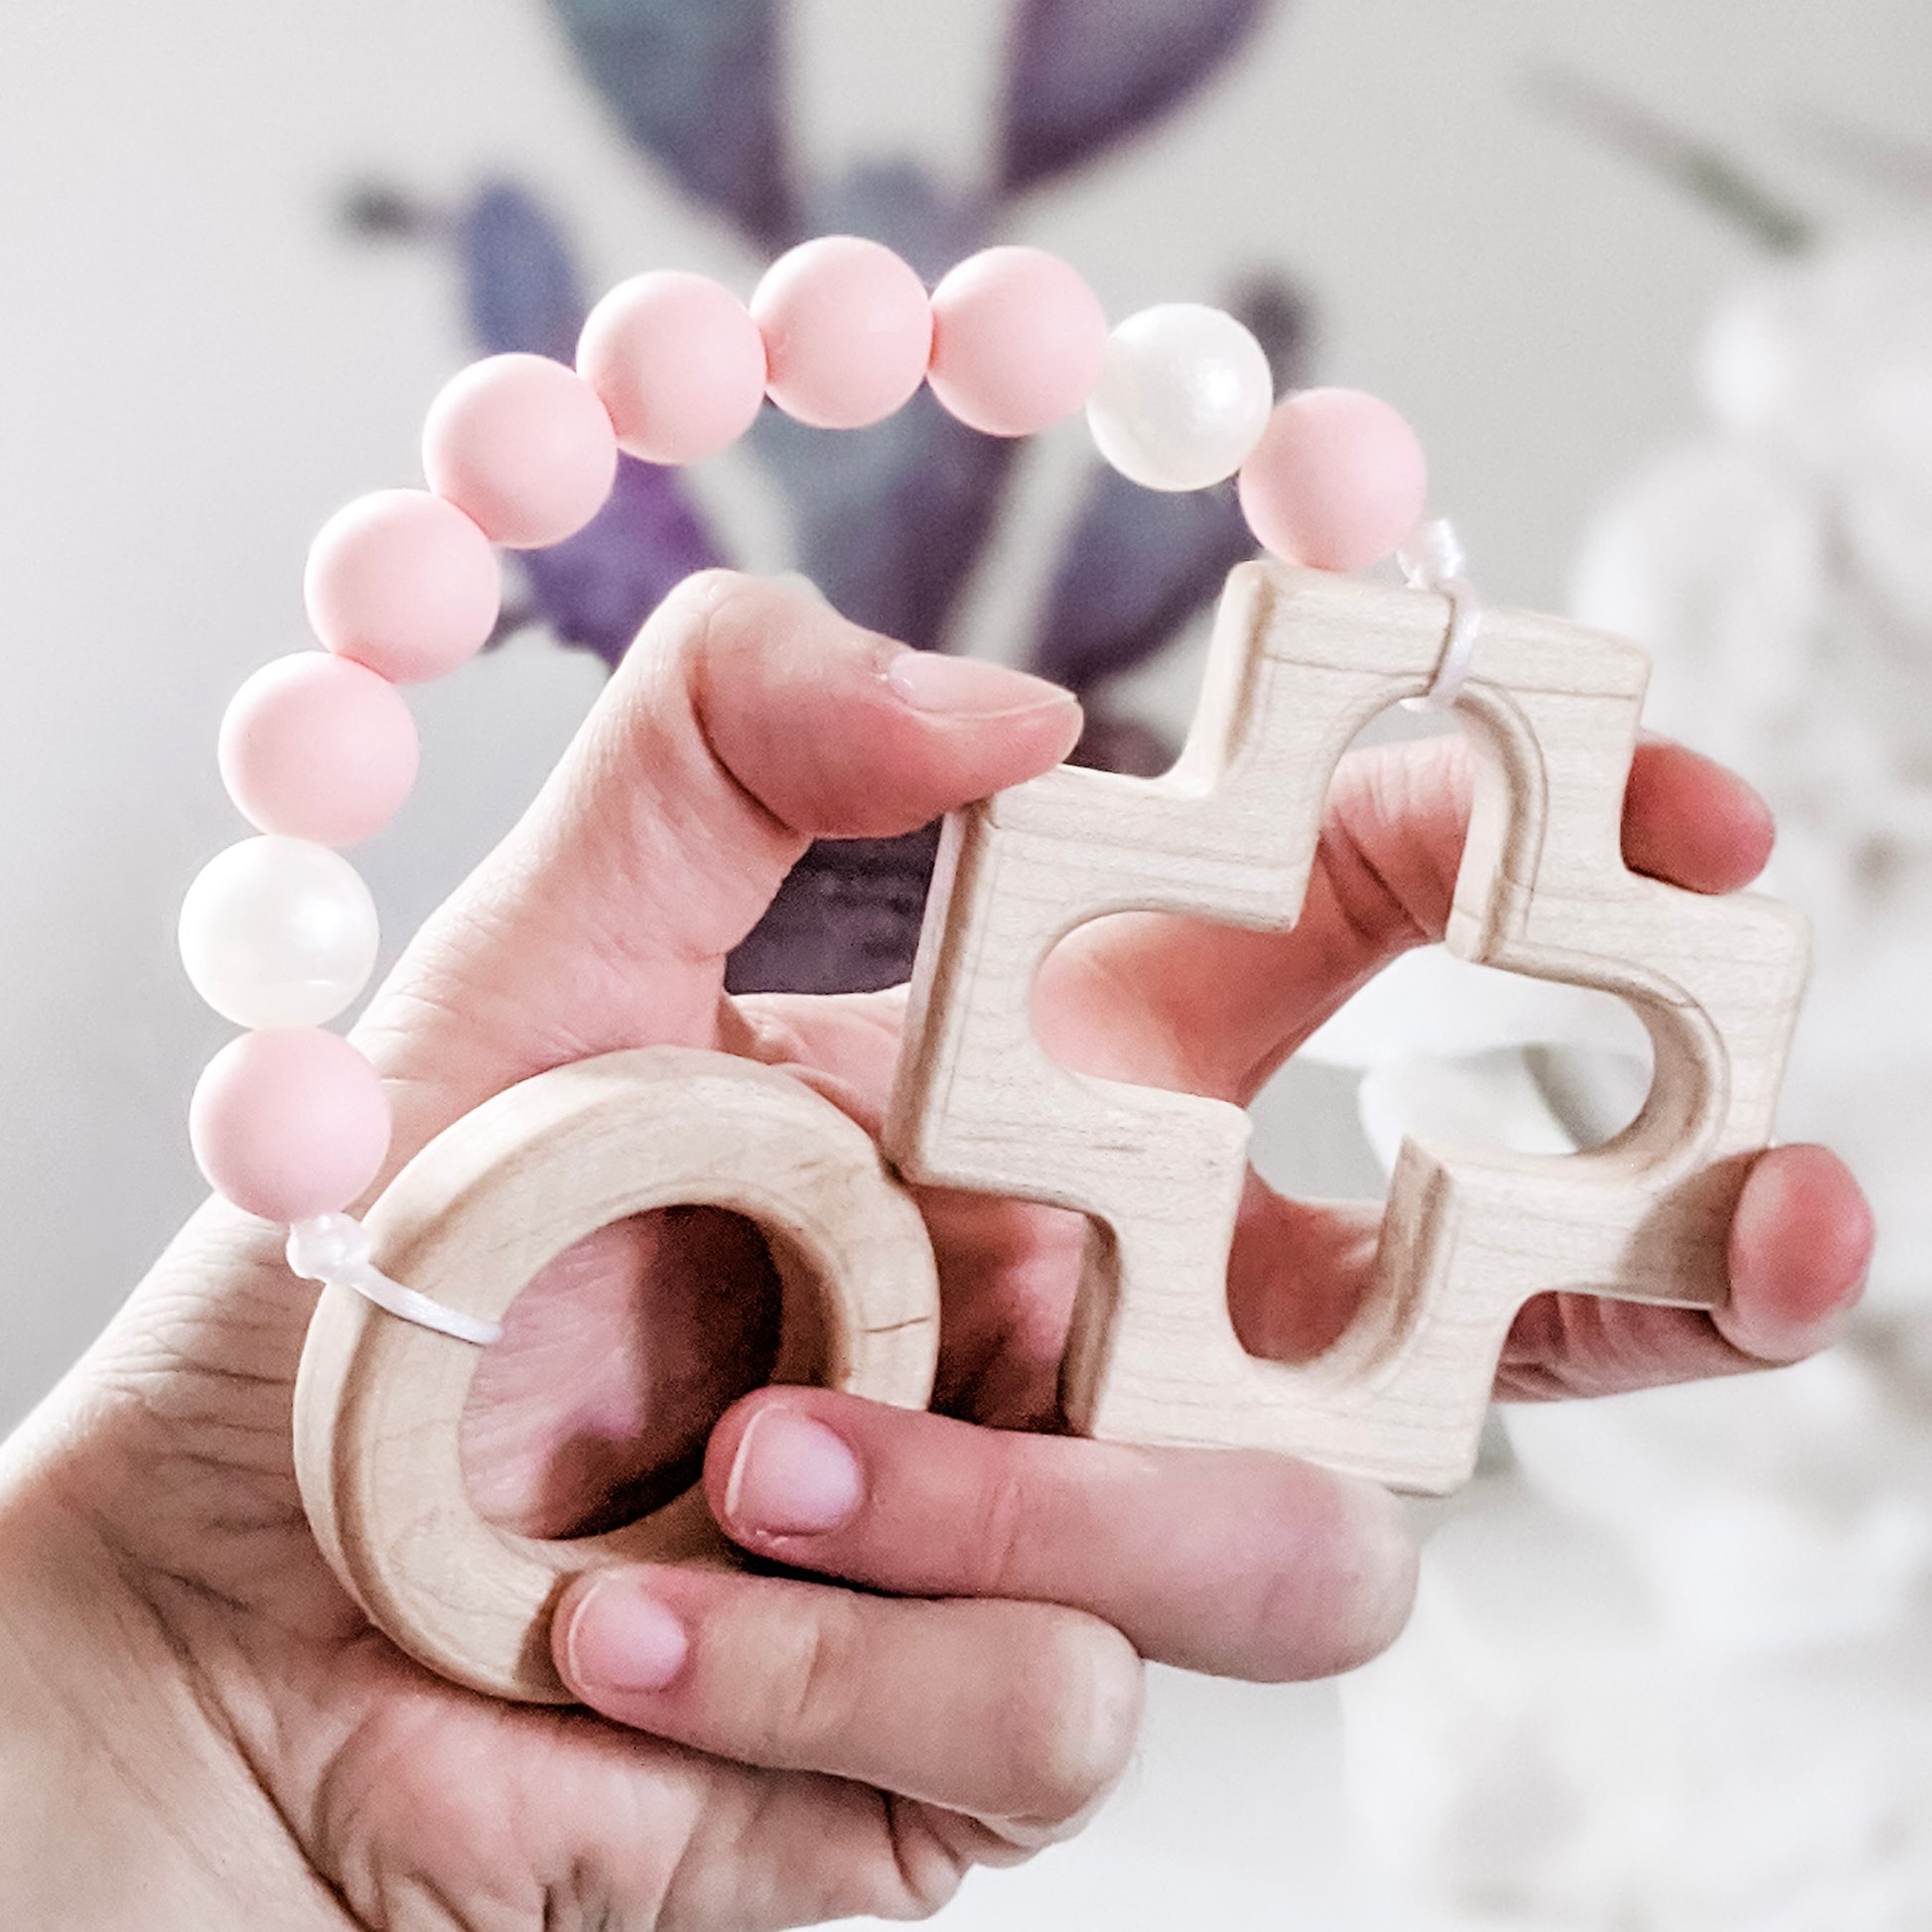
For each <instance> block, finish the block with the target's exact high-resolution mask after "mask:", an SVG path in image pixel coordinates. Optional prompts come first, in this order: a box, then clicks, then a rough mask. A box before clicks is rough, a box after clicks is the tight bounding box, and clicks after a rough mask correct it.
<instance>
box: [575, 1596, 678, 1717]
mask: <svg viewBox="0 0 1932 1932" xmlns="http://www.w3.org/2000/svg"><path fill="white" fill-rule="evenodd" d="M565 1645H566V1654H567V1658H568V1662H569V1665H570V1674H571V1678H572V1681H573V1682H574V1683H575V1684H577V1685H578V1686H579V1687H580V1688H581V1689H583V1690H585V1691H661V1690H663V1689H664V1687H665V1686H666V1685H667V1684H669V1683H670V1682H671V1680H672V1679H673V1678H675V1677H676V1676H677V1674H678V1672H679V1671H681V1670H682V1669H683V1668H684V1662H685V1659H686V1658H687V1657H689V1656H690V1654H691V1639H690V1637H689V1635H687V1634H686V1631H685V1628H684V1625H683V1623H682V1622H681V1621H680V1620H679V1619H678V1617H677V1615H676V1614H675V1613H674V1612H673V1611H672V1610H670V1609H669V1608H668V1607H667V1606H666V1605H665V1604H663V1603H660V1602H659V1601H658V1600H657V1598H656V1597H654V1596H650V1595H647V1594H646V1593H645V1592H644V1591H642V1590H640V1589H638V1588H636V1587H634V1586H633V1585H629V1584H622V1583H618V1582H616V1581H613V1582H611V1583H603V1584H593V1585H592V1586H591V1588H590V1591H589V1593H588V1594H587V1595H586V1596H585V1598H584V1600H583V1601H582V1602H581V1603H580V1604H579V1605H578V1606H577V1614H576V1615H575V1616H574V1617H573V1618H572V1619H571V1624H570V1631H569V1634H568V1636H567V1637H566V1639H565Z"/></svg>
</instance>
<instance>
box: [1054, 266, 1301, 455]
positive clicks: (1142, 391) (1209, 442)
mask: <svg viewBox="0 0 1932 1932" xmlns="http://www.w3.org/2000/svg"><path fill="white" fill-rule="evenodd" d="M1274 406H1275V379H1274V376H1273V375H1272V374H1271V373H1270V371H1269V367H1268V357H1267V355H1266V354H1265V353H1264V352H1263V349H1262V346H1261V345H1260V344H1259V343H1258V342H1256V341H1255V339H1254V337H1253V336H1252V335H1250V334H1249V332H1248V331H1247V330H1246V329H1244V328H1243V327H1242V326H1241V324H1240V323H1238V322H1236V321H1235V319H1234V318H1233V317H1232V316H1230V315H1226V314H1223V313H1222V311H1221V310H1219V309H1208V308H1203V307H1202V306H1201V305H1200V304H1199V303H1196V302H1169V303H1164V304H1162V306H1161V307H1159V308H1155V309H1143V310H1142V311H1141V313H1140V314H1139V315H1137V316H1130V317H1129V318H1128V319H1127V320H1126V321H1125V322H1123V323H1122V324H1121V325H1120V327H1119V328H1118V329H1116V330H1115V331H1114V333H1113V334H1112V335H1111V336H1110V337H1108V339H1107V358H1106V361H1105V362H1104V363H1103V364H1102V366H1101V370H1100V384H1099V386H1098V387H1097V388H1096V389H1095V390H1094V392H1093V395H1092V396H1091V397H1090V398H1089V399H1088V402H1087V422H1088V425H1089V427H1090V428H1091V429H1092V431H1093V440H1094V442H1095V444H1096V445H1097V446H1098V447H1099V450H1100V454H1101V455H1102V456H1103V457H1105V458H1106V459H1107V461H1108V462H1109V463H1111V464H1112V465H1113V466H1114V468H1115V469H1116V470H1118V471H1119V472H1120V473H1121V475H1122V476H1123V477H1126V478H1128V479H1129V480H1130V481H1131V482H1133V483H1140V484H1142V485H1143V486H1144V487H1145V488H1148V489H1205V488H1206V487H1207V485H1208V484H1209V483H1222V482H1224V481H1225V480H1226V479H1227V478H1229V477H1231V476H1233V475H1234V473H1235V472H1236V471H1237V470H1239V469H1240V468H1241V466H1242V464H1244V463H1245V462H1247V460H1248V458H1249V457H1250V456H1251V455H1253V453H1254V448H1255V445H1256V444H1257V443H1259V442H1260V441H1261V435H1262V432H1263V431H1264V430H1265V429H1266V428H1267V427H1268V413H1269V411H1270V410H1271V409H1273V408H1274Z"/></svg>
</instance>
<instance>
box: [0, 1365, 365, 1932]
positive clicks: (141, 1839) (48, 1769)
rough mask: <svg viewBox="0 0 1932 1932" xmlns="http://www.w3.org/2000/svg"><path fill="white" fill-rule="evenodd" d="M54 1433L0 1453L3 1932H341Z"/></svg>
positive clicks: (334, 1911) (192, 1662) (193, 1666)
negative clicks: (250, 1931) (317, 1931)
mask: <svg viewBox="0 0 1932 1932" xmlns="http://www.w3.org/2000/svg"><path fill="white" fill-rule="evenodd" d="M61 1401H62V1398H61V1397H58V1396H57V1397H56V1398H55V1402H56V1403H60V1402H61ZM66 1434H67V1432H66V1431H65V1430H64V1429H62V1428H61V1426H60V1425H59V1424H58V1423H57V1422H56V1421H55V1420H54V1416H53V1413H52V1412H51V1411H49V1412H43V1414H42V1415H41V1416H38V1417H36V1418H35V1420H34V1422H33V1423H31V1424H30V1425H29V1426H28V1429H27V1430H26V1431H24V1432H23V1435H22V1438H21V1439H17V1440H16V1442H15V1443H13V1444H10V1445H8V1446H7V1453H6V1455H5V1456H4V1457H0V1817H5V1818H6V1820H7V1824H8V1830H7V1831H6V1832H5V1833H4V1834H0V1897H4V1898H5V1899H6V1900H7V1902H8V1918H9V1920H10V1922H13V1923H18V1924H23V1925H49V1926H53V1925H59V1926H62V1927H63V1928H70V1932H119V1928H121V1927H123V1926H125V1927H127V1928H129V1932H133V1928H136V1927H139V1928H141V1932H173V1928H176V1927H180V1928H182V1929H183V1932H188V1928H191V1927H192V1928H195V1932H203V1928H206V1927H207V1926H209V1925H218V1924H230V1923H236V1922H238V1921H237V1918H236V1914H237V1911H238V1910H240V1911H244V1912H245V1913H246V1916H247V1918H248V1920H249V1922H272V1923H274V1924H275V1925H277V1926H278V1927H279V1926H288V1927H290V1928H292V1929H294V1928H304V1927H307V1926H310V1925H314V1926H316V1927H318V1928H321V1927H325V1926H326V1927H330V1928H332V1929H333V1932H340V1928H341V1927H342V1926H343V1925H344V1924H345V1919H344V1916H343V1914H342V1913H341V1911H340V1909H339V1908H338V1907H336V1906H335V1905H334V1904H333V1903H332V1902H330V1901H328V1900H327V1899H326V1897H325V1896H324V1894H323V1892H322V1888H321V1886H320V1885H319V1884H318V1882H317V1881H316V1880H315V1878H314V1877H313V1875H312V1874H311V1873H310V1872H309V1868H308V1866H307V1864H306V1863H305V1862H304V1861H302V1859H301V1858H300V1856H299V1854H298V1853H297V1851H296V1849H295V1848H294V1846H293V1844H292V1843H291V1841H290V1839H289V1835H288V1833H287V1831H286V1829H285V1828H284V1826H283V1824H282V1821H281V1820H280V1818H279V1817H278V1816H277V1815H276V1813H275V1811H274V1808H273V1807H272V1805H271V1804H270V1802H269V1800H268V1798H267V1796H266V1795H265V1793H264V1792H263V1790H262V1788H261V1786H260V1785H259V1784H258V1783H257V1782H256V1780H255V1779H254V1777H253V1776H252V1774H251V1773H250V1771H249V1768H248V1766H247V1764H246V1763H245V1761H244V1760H243V1758H242V1755H241V1753H240V1752H239V1751H238V1750H237V1749H236V1748H235V1747H234V1745H233V1743H232V1741H231V1740H230V1739H229V1738H228V1737H226V1736H225V1735H224V1734H223V1731H222V1727H221V1725H220V1724H219V1721H218V1719H217V1717H216V1715H215V1710H214V1707H213V1703H212V1700H211V1698H210V1696H209V1693H208V1690H207V1685H206V1684H205V1683H204V1682H203V1681H202V1678H201V1673H200V1667H199V1665H198V1663H197V1660H196V1659H195V1657H194V1656H193V1654H192V1653H191V1652H190V1651H189V1650H188V1649H187V1648H186V1647H185V1646H183V1645H182V1644H180V1642H179V1641H178V1640H176V1639H174V1638H173V1637H172V1634H171V1632H170V1631H169V1629H168V1628H167V1626H166V1624H165V1623H164V1621H163V1619H162V1618H161V1616H160V1615H158V1614H157V1613H156V1611H155V1610H154V1608H153V1607H152V1606H151V1605H150V1604H149V1603H147V1602H146V1601H145V1600H144V1597H143V1593H142V1592H141V1590H140V1589H139V1588H138V1587H136V1586H135V1584H134V1583H133V1582H132V1581H131V1580H130V1577H129V1575H128V1574H127V1572H128V1568H129V1566H128V1565H127V1564H126V1563H125V1562H124V1561H123V1560H121V1559H120V1558H118V1557H117V1555H116V1553H115V1550H114V1548H113V1545H112V1543H111V1541H110V1540H109V1539H108V1537H107V1536H105V1535H104V1534H103V1533H102V1532H101V1531H100V1529H99V1528H98V1527H97V1526H96V1525H95V1523H94V1522H93V1521H92V1520H91V1519H90V1517H89V1515H88V1514H87V1512H86V1511H85V1510H84V1509H83V1508H81V1507H78V1506H76V1505H75V1504H74V1503H73V1501H72V1500H71V1497H72V1495H73V1493H74V1492H75V1489H76V1488H77V1489H79V1490H81V1491H84V1489H85V1487H86V1484H85V1480H84V1472H83V1469H82V1467H81V1465H82V1464H83V1463H84V1461H85V1459H86V1457H87V1455H88V1452H89V1451H88V1450H87V1449H84V1448H74V1447H72V1446H71V1445H70V1444H69V1443H67V1442H63V1441H62V1440H60V1439H61V1438H63V1437H65V1436H66ZM325 1906H326V1908H327V1909H326V1910H325V1909H323V1908H324V1907H325ZM305 1907H306V1908H307V1910H308V1915H307V1916H304V1908H305Z"/></svg>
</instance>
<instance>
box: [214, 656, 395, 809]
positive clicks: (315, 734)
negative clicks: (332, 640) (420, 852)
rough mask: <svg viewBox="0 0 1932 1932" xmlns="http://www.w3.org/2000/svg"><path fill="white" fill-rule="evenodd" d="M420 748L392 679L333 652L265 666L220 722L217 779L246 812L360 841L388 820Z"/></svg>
mask: <svg viewBox="0 0 1932 1932" xmlns="http://www.w3.org/2000/svg"><path fill="white" fill-rule="evenodd" d="M418 756H419V748H418V744H417V738H416V721H415V719H414V718H412V717H411V716H410V715H409V707H408V705H406V704H405V703H404V702H403V700H402V694H401V693H400V692H399V691H397V689H396V687H395V686H394V685H393V684H391V683H390V682H389V680H388V679H387V678H384V677H378V676H377V675H376V674H375V672H373V671H371V670H366V669H364V668H363V666H362V665H360V664H357V663H354V662H353V661H352V660H350V659H349V658H346V657H331V656H330V655H329V653H328V652H327V651H321V650H304V651H298V652H296V654H295V655H294V656H293V657H278V658H277V659H276V660H275V662H274V663H272V664H264V665H263V666H262V667H261V669H260V670H259V671H257V672H256V673H255V674H254V675H253V676H252V677H251V678H249V680H248V681H247V683H245V684H244V685H243V686H242V687H241V689H240V690H239V691H237V692H236V693H235V694H234V697H233V698H232V700H230V702H229V705H228V710H227V715H226V716H225V717H224V718H223V719H222V720H221V741H220V749H219V758H220V763H221V779H222V782H223V783H224V784H225V785H226V786H227V787H228V796H229V797H230V798H232V799H233V800H234V802H235V804H236V805H237V806H238V807H239V809H240V811H241V815H242V816H243V817H244V818H245V819H247V821H248V822H249V824H251V825H253V826H254V827H256V829H257V830H259V831H263V832H280V833H283V834H285V835H286V836H287V837H289V838H292V839H313V840H314V841H315V842H316V844H318V845H334V846H344V845H355V844H357V843H358V842H359V841H360V840H362V839H366V838H368V837H369V836H370V835H371V834H372V833H375V832H379V831H380V830H381V829H382V828H383V826H385V825H386V824H388V822H389V820H390V819H391V818H392V817H394V815H395V813H396V810H397V808H398V807H399V806H400V805H401V804H402V802H403V800H404V799H405V798H407V797H408V796H409V789H410V787H411V786H412V785H413V784H414V783H415V782H416V765H417V759H418Z"/></svg>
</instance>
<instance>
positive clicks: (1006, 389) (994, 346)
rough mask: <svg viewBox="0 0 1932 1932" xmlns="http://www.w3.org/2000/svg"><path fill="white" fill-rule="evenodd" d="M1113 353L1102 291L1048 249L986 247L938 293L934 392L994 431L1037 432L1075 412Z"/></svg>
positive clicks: (965, 417)
mask: <svg viewBox="0 0 1932 1932" xmlns="http://www.w3.org/2000/svg"><path fill="white" fill-rule="evenodd" d="M1106 354H1107V314H1106V311H1105V310H1104V309H1102V308H1101V306H1100V299H1099V297H1097V296H1096V295H1095V294H1094V292H1093V291H1092V289H1090V288H1088V286H1087V285H1086V283H1085V282H1084V281H1083V280H1082V279H1081V277H1080V276H1079V275H1078V274H1077V273H1076V272H1075V271H1074V270H1073V269H1071V268H1069V267H1068V266H1067V264H1066V263H1065V262H1063V261H1061V260H1060V258H1059V257H1058V256H1057V255H1049V254H1047V253H1046V252H1045V251H1044V250H1043V249H1039V248H1011V247H1003V248H988V249H985V250H983V251H982V252H981V253H979V254H977V255H973V256H970V257H969V258H968V259H967V260H965V261H963V262H961V263H960V264H959V266H958V267H957V268H955V269H954V270H953V271H952V273H951V274H949V275H948V276H947V277H946V279H945V280H944V281H943V282H941V283H940V284H939V286H938V287H937V288H936V289H934V290H933V292H932V364H931V367H930V369H929V371H928V377H929V380H930V381H931V383H932V393H933V394H934V395H935V396H937V397H938V398H939V400H940V401H941V402H942V403H944V404H945V406H946V407H947V408H948V409H949V410H951V411H952V413H953V414H954V415H955V416H957V417H958V418H959V420H960V421H961V422H962V423H965V424H967V425H968V426H969V427H971V428H973V429H977V430H983V431H985V433H986V434H987V435H989V436H1031V435H1033V434H1034V433H1035V431H1036V430H1042V429H1045V428H1046V427H1047V426H1048V425H1049V424H1052V423H1057V422H1058V421H1059V420H1060V419H1061V418H1062V417H1064V416H1070V415H1072V414H1073V412H1074V411H1075V410H1076V409H1079V408H1080V407H1082V405H1084V403H1085V402H1086V400H1087V398H1088V397H1089V396H1090V395H1091V394H1092V393H1093V389H1094V385H1095V384H1096V383H1097V382H1098V381H1099V380H1100V369H1101V364H1102V363H1103V362H1104V361H1105V359H1106Z"/></svg>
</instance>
